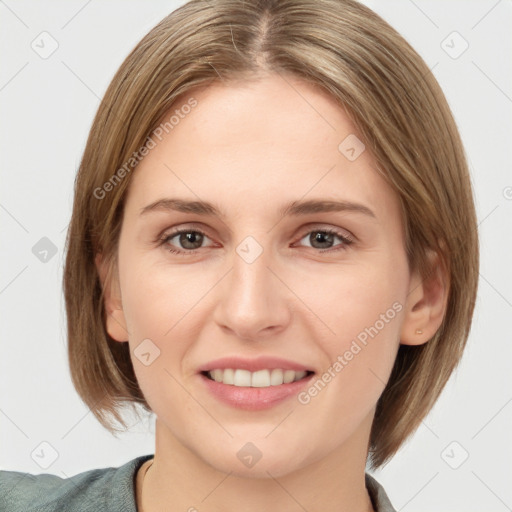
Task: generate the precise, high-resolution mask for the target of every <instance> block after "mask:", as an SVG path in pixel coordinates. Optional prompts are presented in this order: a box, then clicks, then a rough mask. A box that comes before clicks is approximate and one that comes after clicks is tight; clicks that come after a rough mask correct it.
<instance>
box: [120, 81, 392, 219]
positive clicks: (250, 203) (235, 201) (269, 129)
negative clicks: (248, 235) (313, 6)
mask: <svg viewBox="0 0 512 512" xmlns="http://www.w3.org/2000/svg"><path fill="white" fill-rule="evenodd" d="M191 99H193V100H195V102H196V103H195V106H194V107H193V108H188V107H187V108H183V106H184V105H190V104H194V103H190V100H191ZM171 116H173V119H172V123H170V122H168V121H169V120H170V119H171ZM166 121H167V122H168V123H167V126H165V125H163V124H162V125H161V127H162V128H163V129H161V130H160V136H159V137H155V136H154V135H153V136H152V140H153V141H154V142H155V145H154V147H153V149H151V150H150V151H149V154H148V155H147V156H145V157H144V158H143V160H142V161H141V162H140V163H139V165H138V167H137V168H136V170H135V172H134V176H133V177H132V183H131V184H130V191H129V195H128V199H127V207H128V205H129V206H130V208H136V209H137V210H140V208H142V207H144V206H146V205H148V204H149V203H151V202H154V201H155V200H157V199H160V198H163V197H172V196H180V197H187V198H189V199H194V200H197V199H204V200H208V201H211V202H213V203H215V204H219V205H222V204H225V205H226V208H225V210H228V209H229V208H230V206H233V208H235V207H236V208H237V211H238V212H240V211H246V212H247V213H252V214H255V213H264V212H268V211H269V206H270V202H271V201H274V199H275V200H276V201H277V200H278V199H281V200H282V201H280V202H279V204H276V207H277V208H279V207H280V206H281V203H282V202H283V201H284V202H286V200H288V202H289V201H291V200H296V199H300V198H305V199H307V198H308V197H309V196H311V197H315V198H317V197H322V198H326V199H345V200H352V201H354V200H357V201H359V202H363V203H365V204H368V205H372V209H374V210H377V211H378V210H379V209H380V210H381V211H388V212H390V211H397V208H398V203H397V201H398V198H397V197H396V194H395V193H394V191H393V190H392V189H391V188H390V187H389V185H388V184H387V183H386V182H385V180H384V179H383V178H382V176H380V175H379V173H378V172H377V171H376V168H375V162H374V161H373V159H372V157H371V155H370V152H369V151H367V150H364V151H362V153H361V154H360V155H359V156H358V157H357V158H356V159H355V160H354V159H353V158H348V157H347V155H348V156H351V157H352V156H353V154H354V152H351V153H346V150H347V145H348V146H352V147H354V148H355V150H356V151H357V153H359V151H361V149H362V147H363V146H362V142H361V141H360V139H361V137H358V134H357V130H356V128H355V126H354V125H353V123H352V122H351V121H350V119H349V117H348V116H347V114H346V112H345V111H344V109H343V107H342V106H341V105H339V104H338V103H336V101H335V100H334V99H333V98H332V97H330V96H329V95H328V94H327V93H326V92H324V91H323V90H321V89H320V88H319V87H318V86H315V85H313V84H309V83H307V82H305V81H302V80H300V79H297V78H295V77H294V78H291V77H289V76H287V77H284V76H280V75H272V76H269V77H266V78H263V79H260V80H258V81H250V82H233V83H226V84H220V83H216V84H214V85H210V86H208V87H205V88H202V89H199V90H196V91H194V92H193V93H189V94H185V95H182V96H181V97H180V98H179V99H178V100H177V101H176V102H175V103H174V105H173V107H172V109H171V110H170V111H169V112H168V113H167V114H166V116H164V117H163V120H162V122H163V123H165V122H166ZM160 139H161V140H160ZM340 144H341V146H340ZM348 149H350V148H348ZM223 209H224V208H223ZM241 209H242V210H241Z"/></svg>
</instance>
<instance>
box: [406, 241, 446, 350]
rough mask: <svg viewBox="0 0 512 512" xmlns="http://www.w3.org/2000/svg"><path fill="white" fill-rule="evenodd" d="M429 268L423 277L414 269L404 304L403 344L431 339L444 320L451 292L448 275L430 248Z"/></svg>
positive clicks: (436, 254)
mask: <svg viewBox="0 0 512 512" xmlns="http://www.w3.org/2000/svg"><path fill="white" fill-rule="evenodd" d="M428 262H429V265H430V270H429V273H428V275H427V276H426V277H425V278H423V277H421V275H420V274H419V272H417V271H415V272H414V273H413V276H412V278H411V282H410V286H409V293H408V294H407V300H406V304H405V319H404V322H403V324H402V331H401V334H400V343H401V344H402V345H422V344H423V343H426V342H427V341H428V340H430V339H431V338H432V337H433V336H434V335H435V333H436V332H437V330H438V329H439V327H440V326H441V323H442V321H443V318H444V315H445V313H446V306H447V303H448V292H449V276H448V272H447V270H446V268H445V266H444V265H443V263H442V261H441V258H440V257H439V254H438V253H437V252H434V251H429V253H428Z"/></svg>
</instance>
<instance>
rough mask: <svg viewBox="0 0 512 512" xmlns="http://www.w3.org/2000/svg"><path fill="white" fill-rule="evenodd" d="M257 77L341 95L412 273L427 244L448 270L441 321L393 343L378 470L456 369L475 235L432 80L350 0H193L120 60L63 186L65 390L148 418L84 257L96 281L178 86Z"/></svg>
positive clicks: (468, 190)
mask: <svg viewBox="0 0 512 512" xmlns="http://www.w3.org/2000/svg"><path fill="white" fill-rule="evenodd" d="M271 73H277V74H279V75H281V76H282V77H283V78H284V77H285V76H294V77H299V78H301V79H303V80H306V81H308V82H309V83H313V84H316V85H317V86H319V87H321V88H322V89H323V90H325V91H326V92H327V93H328V94H329V95H330V96H331V97H332V98H334V99H335V100H336V101H337V102H338V103H339V105H340V108H342V109H344V111H345V112H346V113H347V115H348V116H349V117H350V119H351V120H352V121H353V123H354V125H355V127H356V128H357V129H358V130H359V135H360V136H361V137H362V138H363V142H364V144H365V146H366V149H367V150H369V151H371V154H372V156H373V158H374V160H375V162H376V164H377V167H378V169H377V170H378V172H380V173H381V174H382V176H383V177H384V178H385V179H386V180H387V182H388V183H389V184H390V185H391V186H392V188H393V189H394V190H395V191H396V193H397V195H398V197H399V199H400V204H401V209H402V215H403V220H404V225H405V233H404V237H405V244H406V247H405V249H406V252H407V259H408V263H409V269H410V270H411V271H413V270H417V271H419V272H420V275H421V276H422V278H424V279H426V278H427V277H428V276H429V275H430V274H431V272H432V271H433V270H435V268H434V267H433V266H432V265H431V263H429V262H430V261H431V260H430V259H429V258H428V256H429V254H430V253H432V252H433V253H434V254H437V255H438V257H439V264H440V265H442V267H443V268H444V270H445V271H446V276H447V280H448V283H447V285H449V294H448V301H447V309H446V313H445V316H444V318H443V322H442V324H441V326H440V327H439V329H438V331H437V332H436V334H435V335H434V336H433V337H432V338H431V339H430V340H429V341H428V342H427V343H425V344H422V345H418V346H409V345H400V347H399V350H398V354H397V357H396V360H395V363H394V367H393V369H392V372H391V376H390V379H389V381H388V383H387V385H386V387H385V389H384V391H383V393H382V395H381V397H380V399H379V401H378V403H377V408H376V413H375V418H374V421H373V424H372V430H371V435H370V440H369V447H368V449H369V452H368V455H369V458H370V464H371V467H372V468H377V467H379V466H382V465H383V464H385V463H386V462H387V461H388V459H390V458H391V457H392V456H393V455H394V454H395V453H396V452H397V450H398V449H399V448H400V446H401V445H402V443H403V442H404V441H405V440H406V438H407V437H408V436H410V435H411V434H412V433H413V432H414V431H415V430H416V429H417V427H418V426H419V424H420V422H421V421H422V419H423V418H424V417H425V416H426V415H427V414H428V412H429V411H430V410H431V408H432V406H433V405H434V403H435V401H436V400H437V398H438V397H439V395H440V393H441V391H442V389H443V388H444V386H445V384H446V382H447V381H448V378H449V377H450V375H451V373H452V371H453V370H454V369H455V367H456V366H457V365H458V363H459V360H460V358H461V355H462V352H463V349H464V347H465V345H466V341H467V338H468V336H469V332H470V326H471V321H472V317H473V310H474V306H475V301H476V293H477V287H478V266H479V242H478V234H477V220H476V213H475V207H474V202H473V192H472V185H471V180H470V175H469V171H468V165H467V161H466V157H465V152H464V148H463V145H462V142H461V139H460V135H459V133H458V130H457V126H456V123H455V121H454V119H453V116H452V113H451V111H450V108H449V106H448V104H447V101H446V99H445V97H444V94H443V92H442V90H441V88H440V86H439V85H438V83H437V81H436V79H435V77H434V76H433V75H432V73H431V71H430V69H429V68H428V67H427V65H426V64H425V62H424V61H423V60H422V58H421V57H420V56H419V55H418V54H417V53H416V51H415V50H414V49H413V48H412V47H411V46H410V45H409V44H408V43H407V42H406V41H405V40H404V38H403V37H402V36H401V35H400V34H398V33H397V32H396V31H395V30H394V29H393V28H392V27H391V26H390V25H389V24H388V23H387V22H385V21H384V20H383V19H381V18H380V17H379V16H378V15H377V14H376V13H374V12H373V11H371V10H370V9H368V8H367V7H365V6H364V5H361V4H359V3H358V2H357V1H355V0H254V1H251V2H242V1H239V0H209V1H203V0H192V1H190V2H188V3H186V4H184V5H183V6H181V7H179V8H178V9H176V10H175V11H173V12H172V13H171V14H169V15H168V16H166V17H165V18H164V19H163V20H162V21H161V22H160V23H158V24H157V25H156V26H155V27H154V28H153V29H152V30H151V31H150V32H149V33H147V35H146V36H144V37H143V39H142V40H141V41H140V42H139V43H138V44H137V45H136V46H135V48H134V49H133V50H132V51H131V53H130V54H129V55H128V57H127V58H126V59H125V60H124V62H123V63H122V65H121V67H120V68H119V70H118V71H117V72H116V74H115V76H114V78H113V79H112V82H111V83H110V85H109V87H108V88H107V91H106V93H105V96H104V98H103V101H102V102H101V104H100V106H99V108H98V112H97V113H96V116H95V119H94V121H93V124H92V127H91V130H90V133H89V136H88V140H87V143H86V147H85V150H84V154H83V157H82V160H81V163H80V167H79V170H78V173H77V176H76V180H75V188H74V203H73V211H72V217H71V222H70V225H69V230H68V233H67V239H66V248H65V249H66V252H67V253H66V260H65V268H64V275H63V285H64V295H65V305H66V313H67V330H68V348H69V353H68V355H69V364H70V371H71V377H72V381H73V385H74V386H75V388H76V390H77V392H78V394H79V395H80V397H81V398H82V400H83V401H84V402H85V403H86V404H87V406H88V407H89V408H90V409H91V411H92V412H93V413H94V415H95V416H96V418H97V419H98V420H99V422H100V423H101V424H102V425H103V426H104V427H105V428H106V429H108V430H109V431H110V432H111V433H113V434H114V435H115V433H116V431H118V430H117V429H116V427H115V425H114V423H113V420H114V419H115V420H116V421H117V422H119V423H120V424H121V425H123V426H124V428H126V423H125V422H124V420H123V418H122V417H121V415H120V413H119V408H120V406H121V405H131V406H132V407H133V408H135V405H136V404H140V405H141V406H142V407H143V408H144V409H145V410H146V411H148V412H149V411H151V409H150V407H149V405H148V404H147V402H146V400H145V398H144V396H143V393H142V391H141V389H140V388H139V385H138V383H137V379H136V377H135V373H134V370H133V366H132V362H131V358H130V353H129V345H128V343H119V342H117V341H114V340H113V339H112V338H111V337H110V336H109V335H108V333H107V330H106V323H105V318H106V314H107V312H106V311H105V308H104V303H103V299H104V295H103V289H102V285H101V281H100V278H99V274H98V270H97V268H96V266H95V256H96V255H97V254H98V253H101V254H102V256H103V259H104V261H106V262H107V268H108V271H107V279H109V277H110V276H111V275H112V272H116V259H117V249H118V240H119V235H120V228H121V225H122V220H123V207H124V206H123V205H124V198H125V196H126V192H127V190H128V187H129V184H130V177H131V176H132V175H133V172H132V171H133V170H134V169H135V167H136V164H137V162H138V161H139V160H140V158H141V155H144V154H147V153H145V151H146V152H147V151H148V146H149V142H150V140H151V138H150V135H151V134H152V133H153V132H154V131H155V129H156V128H157V127H158V126H159V124H160V123H161V122H162V119H164V118H165V116H166V115H167V116H170V115H171V114H172V112H171V107H174V105H175V104H176V103H177V102H178V100H180V99H181V97H182V96H181V95H185V94H186V95H190V94H191V93H192V92H193V90H194V88H196V87H204V86H207V85H209V84H212V83H213V82H219V81H220V82H221V83H225V84H227V85H229V84H230V83H235V82H237V81H238V82H249V81H251V80H258V78H260V77H264V76H265V75H268V74H271ZM185 97H186V96H185ZM182 110H183V111H185V108H184V107H183V109H182ZM167 127H168V128H169V123H167ZM171 128H172V126H171ZM340 142H341V141H340Z"/></svg>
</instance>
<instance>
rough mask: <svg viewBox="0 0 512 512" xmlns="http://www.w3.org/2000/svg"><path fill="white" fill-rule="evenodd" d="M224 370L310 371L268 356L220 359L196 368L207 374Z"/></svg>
mask: <svg viewBox="0 0 512 512" xmlns="http://www.w3.org/2000/svg"><path fill="white" fill-rule="evenodd" d="M226 368H233V369H241V370H248V371H250V372H257V371H258V370H273V369H276V368H280V369H281V370H295V371H299V372H300V371H304V372H306V371H312V370H311V368H308V367H307V366H304V365H303V364H300V363H296V362H295V361H290V360H288V359H281V358H279V357H270V356H260V357H257V358H254V359H247V358H242V357H238V356H232V357H222V358H220V359H215V360H214V361H210V362H208V363H205V364H203V365H202V366H200V367H199V368H198V371H199V372H207V371H210V370H216V369H226Z"/></svg>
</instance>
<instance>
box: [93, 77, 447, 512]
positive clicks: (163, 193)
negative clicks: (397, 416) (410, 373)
mask: <svg viewBox="0 0 512 512" xmlns="http://www.w3.org/2000/svg"><path fill="white" fill-rule="evenodd" d="M193 97H194V98H196V100H197V102H198V105H197V106H196V107H195V108H194V109H193V110H192V111H191V113H190V114H188V115H187V116H185V117H184V119H181V120H180V122H179V124H178V125H176V126H175V127H174V129H173V130H172V131H170V132H169V134H168V135H166V136H165V137H164V139H163V140H162V141H161V142H159V143H158V145H157V146H156V147H155V148H154V149H152V150H151V151H150V153H149V154H148V155H147V156H146V157H145V158H144V159H143V161H142V162H141V163H140V164H139V166H138V167H137V169H136V172H135V173H134V175H133V177H132V178H131V179H132V180H133V181H132V183H131V185H130V189H129V193H128V197H127V200H126V203H125V211H124V218H123V225H122V231H121V235H120V243H119V252H118V268H117V269H116V272H114V278H113V279H112V280H111V281H109V282H107V281H106V278H105V276H106V265H105V264H104V263H103V260H102V257H101V255H98V256H97V259H96V262H97V266H98V269H99V271H100V275H101V276H102V280H103V285H104V287H105V290H106V298H105V307H106V308H107V312H108V320H107V330H108V332H109V334H110V336H112V338H113V339H115V340H117V341H119V342H127V341H128V343H129V344H130V349H131V353H132V360H133V364H134V369H135V372H136V376H137V379H138V382H139V385H140V387H141V389H142V391H143V393H144V395H145V397H146V399H147V401H148V403H149V405H150V406H151V408H152V410H153V411H154V413H155V414H156V444H155V457H154V463H153V465H152V466H151V468H150V470H149V471H148V473H147V474H146V477H145V479H144V486H143V487H142V485H141V481H142V474H143V472H144V470H145V469H146V466H143V467H142V468H141V470H140V471H139V474H138V481H137V504H138V507H139V510H144V511H145V512H152V511H160V510H167V511H168V510H189V508H190V507H196V508H197V509H198V510H209V511H221V510H223V511H231V510H237V511H240V510H243V511H247V512H249V511H253V510H254V511H256V510H258V511H260V510H287V511H288V510H289V511H295V510H303V509H306V510H325V511H334V510H336V511H352V512H354V511H368V510H373V509H372V506H371V502H370V499H369V496H368V493H367V491H366V488H365V484H364V471H365V462H366V457H367V447H368V440H369V435H370V429H371V424H372V420H373V416H374V413H375V406H376V403H377V400H378V399H379V396H380V395H381V393H382V391H383V389H384V387H385V383H386V382H387V380H388V378H389V375H390V372H391V369H392V366H393V362H394V360H395V357H396V353H397V350H398V348H399V345H400V343H402V344H409V345H415V344H421V343H425V342H427V341H428V339H430V338H431V337H432V336H433V335H434V333H435V332H436V330H437V329H438V327H439V326H440V324H441V321H442V318H443V314H444V311H445V307H446V294H447V289H446V286H445V285H444V281H445V279H444V276H440V274H439V273H437V274H435V275H434V277H432V278H431V280H430V281H423V280H422V279H421V278H420V277H419V276H418V275H417V274H416V273H415V272H411V270H410V269H409V267H408V264H407V259H406V254H405V250H404V232H403V222H402V219H401V214H400V208H399V201H398V196H397V195H396V193H395V192H394V191H393V190H392V189H391V188H390V187H389V186H388V185H387V183H386V182H385V181H384V179H383V178H382V176H381V175H380V174H379V173H378V172H377V171H376V170H375V162H374V160H373V159H372V156H371V154H370V152H369V150H366V151H363V153H362V154H361V155H360V156H359V157H358V158H357V159H356V160H355V161H349V160H348V159H347V158H346V157H345V156H344V155H343V154H342V153H341V152H340V151H339V150H338V145H339V144H340V142H341V141H343V139H345V137H347V136H348V135H350V134H356V135H357V131H356V129H355V127H354V126H353V124H352V123H351V122H350V120H349V119H348V117H347V115H346V113H345V112H344V110H343V109H342V108H340V107H339V106H338V105H337V104H336V103H335V102H334V101H333V100H332V99H331V98H330V97H329V96H328V95H326V94H325V93H324V92H323V91H321V90H320V89H317V88H316V87H314V86H312V85H311V84H307V83H305V82H303V81H301V80H299V79H296V78H290V77H288V78H287V79H286V80H284V79H283V77H281V76H279V75H268V76H265V77H264V78H262V79H261V80H258V81H254V82H250V83H247V82H246V83H244V84H240V83H230V84H228V85H221V84H217V85H212V86H209V87H208V88H203V89H201V90H198V91H194V94H193ZM187 98H188V96H185V97H184V99H183V100H180V102H177V103H176V106H177V107H179V106H180V105H182V104H184V103H185V102H186V100H187ZM359 138H361V137H359ZM165 197H180V198H183V199H188V200H205V201H209V202H211V203H214V204H215V205H216V206H217V207H218V208H219V209H220V210H221V211H222V212H224V214H225V218H223V219H219V218H217V217H214V216H201V215H198V214H195V213H194V214H191V213H181V212H175V211H158V212H152V213H148V214H145V215H140V210H141V209H142V208H143V207H145V206H147V205H149V204H150V203H152V202H154V201H156V200H158V199H162V198H165ZM301 199H304V200H306V199H329V200H349V201H353V202H357V203H360V204H363V205H366V206H367V207H369V208H370V209H371V210H372V211H373V212H374V214H375V218H372V217H370V216H367V215H363V214H361V213H357V212H350V211H345V212H322V213H313V214H308V215H306V216H303V217H302V216H301V217H297V216H295V217H292V216H288V217H282V216H280V214H279V210H280V208H282V207H283V205H285V204H288V203H289V202H291V201H295V200H301ZM191 223H193V224H191ZM173 227H186V228H190V230H191V231H194V228H196V229H197V228H199V229H201V230H202V231H204V232H205V234H206V237H204V238H203V239H202V242H201V239H200V237H199V238H196V241H195V242H194V243H195V245H194V247H196V248H197V247H198V249H197V250H196V251H195V253H194V254H184V255H175V254H171V253H170V252H169V251H168V250H167V249H168V248H169V247H172V248H174V249H176V250H181V251H183V252H184V253H185V252H186V251H187V250H189V251H190V249H187V247H191V245H188V246H186V247H185V246H184V245H183V238H182V239H181V241H182V244H180V237H179V236H176V237H174V238H173V239H171V240H168V241H167V242H165V243H163V244H162V245H159V244H158V239H159V237H160V238H162V236H163V235H166V234H170V232H171V228H173ZM322 228H323V229H325V228H335V229H337V230H338V231H340V232H341V233H342V234H343V235H344V236H345V235H350V236H352V238H353V240H354V241H353V243H352V244H351V245H348V246H343V242H342V241H341V240H340V239H339V238H338V237H337V236H334V237H333V238H332V240H331V242H330V245H329V242H327V243H326V242H324V243H323V245H319V243H316V245H315V234H316V233H317V232H318V231H322ZM315 229H316V231H315ZM247 236H252V237H253V238H254V239H255V240H256V241H257V242H258V244H259V245H260V246H261V248H262V249H263V252H262V254H261V255H260V256H259V257H258V258H257V259H256V260H255V261H254V262H252V263H250V264H249V263H247V262H246V261H245V260H244V259H243V258H241V257H240V256H239V255H238V254H237V252H236V248H237V247H238V245H239V244H240V243H241V242H242V241H243V240H244V239H245V238H246V237H247ZM185 243H186V240H185ZM340 247H341V249H340V250H335V249H337V248H338V249H339V248H340ZM321 249H327V251H326V252H323V253H321V252H320V250H321ZM393 303H398V304H400V305H401V311H400V312H398V313H397V314H396V316H394V318H393V319H392V320H390V321H389V322H388V323H386V324H385V327H384V328H382V329H381V330H380V331H379V332H378V334H377V335H376V336H375V337H373V338H370V339H369V341H368V344H367V345H366V346H364V348H363V349H362V350H361V351H360V352H359V353H358V354H357V356H354V358H353V359H352V360H351V361H349V362H348V364H347V365H346V366H345V367H344V368H343V370H342V371H339V372H338V373H336V376H335V377H334V378H332V380H331V381H330V382H329V383H328V385H326V386H325V388H324V389H323V390H322V391H321V392H320V393H318V394H317V396H315V397H314V398H312V399H311V401H310V402H309V403H307V404H301V403H299V402H298V400H297V398H296V397H291V398H288V399H287V400H285V401H284V402H282V403H280V404H278V405H276V406H274V407H272V408H270V409H267V410H263V411H246V410H240V409H236V408H233V407H231V406H229V405H226V404H224V403H221V402H219V401H218V400H217V399H216V398H215V397H213V396H212V395H211V394H210V393H209V392H208V391H207V390H206V389H205V386H204V385H203V384H204V383H203V382H202V381H201V380H200V377H199V376H198V374H197V368H198V366H199V365H201V364H204V363H207V362H208V361H211V360H213V359H216V358H219V357H224V356H232V355H237V356H244V357H247V358H255V357H257V356H258V355H261V354H265V355H270V356H277V357H282V358H285V359H291V360H293V361H295V362H299V363H303V364H306V365H307V366H308V367H309V368H311V369H312V370H314V371H315V372H316V373H317V375H320V376H321V375H322V373H323V372H325V371H326V370H327V369H328V368H329V367H330V366H332V364H333V362H335V361H336V360H337V358H338V356H339V355H343V354H344V353H345V351H346V350H348V349H349V348H350V344H351V342H352V340H354V339H355V338H356V337H357V335H358V334H359V333H360V332H361V331H363V330H364V328H365V327H369V326H371V325H374V324H375V322H376V321H377V320H378V319H379V318H380V315H381V314H383V313H385V312H386V311H387V310H389V309H390V308H391V307H392V305H393ZM417 329H421V330H422V331H423V333H422V334H421V335H419V334H417V333H416V330H417ZM147 338H149V339H150V340H151V341H152V343H154V344H155V345H156V346H157V347H158V348H159V350H160V355H159V357H157V358H156V359H155V360H154V361H153V362H152V363H151V364H150V365H149V366H146V365H144V364H142V363H141V362H140V361H139V360H138V358H137V357H134V355H133V350H135V349H136V348H137V346H138V345H139V344H140V343H141V341H142V340H144V339H147ZM249 441H250V442H252V443H253V444H254V445H256V446H257V447H258V449H259V451H260V452H261V454H262V457H261V459H260V460H259V461H258V462H257V463H256V464H255V465H254V466H253V467H252V468H249V467H246V466H245V465H244V464H242V463H241V462H240V460H239V459H238V457H237V452H238V451H239V450H240V449H241V447H242V446H244V445H245V444H246V443H247V442H249ZM203 500H204V501H203Z"/></svg>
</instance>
